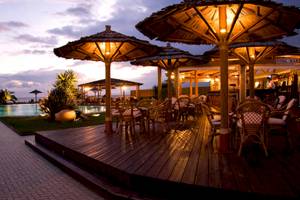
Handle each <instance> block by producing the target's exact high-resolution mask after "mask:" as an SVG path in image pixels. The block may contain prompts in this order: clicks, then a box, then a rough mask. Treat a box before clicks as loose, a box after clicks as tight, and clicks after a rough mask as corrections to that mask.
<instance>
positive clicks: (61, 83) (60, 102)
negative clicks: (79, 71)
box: [39, 70, 77, 120]
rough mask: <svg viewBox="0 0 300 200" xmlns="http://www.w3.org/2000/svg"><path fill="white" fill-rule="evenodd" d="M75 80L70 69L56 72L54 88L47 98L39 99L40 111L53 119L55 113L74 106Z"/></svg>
mask: <svg viewBox="0 0 300 200" xmlns="http://www.w3.org/2000/svg"><path fill="white" fill-rule="evenodd" d="M76 82H77V78H76V75H75V73H74V72H73V71H71V70H68V71H65V72H64V73H61V74H58V76H57V78H56V82H55V84H54V89H52V90H51V91H50V93H49V94H48V97H47V98H44V99H42V100H41V101H40V103H39V104H40V107H41V111H42V112H44V113H46V114H48V115H49V117H50V119H51V120H55V113H57V112H59V111H61V110H63V109H75V108H76V106H77V105H76V102H77V98H76V97H77V92H76V87H75V83H76Z"/></svg>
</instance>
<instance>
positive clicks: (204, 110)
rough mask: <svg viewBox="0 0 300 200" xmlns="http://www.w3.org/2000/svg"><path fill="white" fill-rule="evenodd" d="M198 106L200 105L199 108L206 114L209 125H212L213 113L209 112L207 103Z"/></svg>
mask: <svg viewBox="0 0 300 200" xmlns="http://www.w3.org/2000/svg"><path fill="white" fill-rule="evenodd" d="M200 106H201V109H202V111H203V114H204V115H206V117H207V120H208V122H209V124H210V125H211V126H214V124H213V119H214V115H213V113H212V112H211V109H210V107H209V105H207V104H205V103H201V104H200Z"/></svg>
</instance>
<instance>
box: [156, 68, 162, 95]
mask: <svg viewBox="0 0 300 200" xmlns="http://www.w3.org/2000/svg"><path fill="white" fill-rule="evenodd" d="M161 91H162V83H161V68H160V67H157V96H158V100H161V99H162V98H161Z"/></svg>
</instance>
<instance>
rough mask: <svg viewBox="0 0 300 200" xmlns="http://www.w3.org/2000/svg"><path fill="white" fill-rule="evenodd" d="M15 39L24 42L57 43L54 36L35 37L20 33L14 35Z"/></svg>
mask: <svg viewBox="0 0 300 200" xmlns="http://www.w3.org/2000/svg"><path fill="white" fill-rule="evenodd" d="M15 40H18V41H21V42H25V43H41V44H50V45H56V44H57V38H56V37H55V36H51V37H37V36H33V35H30V34H21V35H18V36H16V37H15Z"/></svg>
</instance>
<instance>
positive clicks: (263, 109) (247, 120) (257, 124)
mask: <svg viewBox="0 0 300 200" xmlns="http://www.w3.org/2000/svg"><path fill="white" fill-rule="evenodd" d="M270 112H271V109H270V107H269V106H268V105H267V104H264V103H262V102H260V101H256V100H253V101H246V102H245V103H242V104H241V105H240V106H239V107H238V108H237V117H238V118H239V122H240V123H241V125H242V129H243V132H244V134H247V135H259V134H260V132H261V129H262V128H263V126H264V124H265V122H266V121H267V119H268V117H269V115H270Z"/></svg>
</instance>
